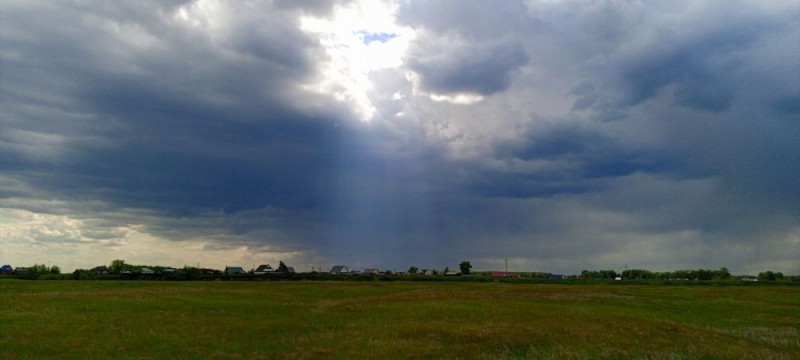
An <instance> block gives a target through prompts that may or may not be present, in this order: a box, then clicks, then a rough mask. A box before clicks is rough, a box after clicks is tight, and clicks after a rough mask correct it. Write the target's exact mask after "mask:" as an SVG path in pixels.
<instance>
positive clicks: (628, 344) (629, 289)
mask: <svg viewBox="0 0 800 360" xmlns="http://www.w3.org/2000/svg"><path fill="white" fill-rule="evenodd" d="M0 294H2V295H3V299H4V300H3V304H2V306H0V359H34V358H36V359H38V358H48V359H49V358H64V359H87V358H90V359H91V358H118V359H119V358H122V359H133V358H136V359H150V358H169V359H195V358H210V359H262V358H263V359H273V358H285V359H304V358H306V359H308V358H314V359H317V358H342V359H353V358H373V359H395V358H408V359H431V358H464V359H471V358H476V359H494V358H543V359H590V358H629V359H798V358H800V355H798V354H800V343H799V342H798V330H800V288H798V287H797V286H680V285H678V286H675V285H673V286H651V285H632V284H630V283H627V285H623V284H613V283H610V284H600V285H592V284H582V285H556V284H525V283H504V282H487V283H481V282H406V281H393V282H386V281H358V282H352V281H325V282H320V281H195V282H168V281H111V280H109V281H69V280H63V281H42V280H40V281H24V280H8V279H7V280H0Z"/></svg>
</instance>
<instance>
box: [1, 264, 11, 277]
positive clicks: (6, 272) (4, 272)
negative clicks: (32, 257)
mask: <svg viewBox="0 0 800 360" xmlns="http://www.w3.org/2000/svg"><path fill="white" fill-rule="evenodd" d="M12 273H14V268H13V267H11V265H3V266H0V275H11V274H12Z"/></svg>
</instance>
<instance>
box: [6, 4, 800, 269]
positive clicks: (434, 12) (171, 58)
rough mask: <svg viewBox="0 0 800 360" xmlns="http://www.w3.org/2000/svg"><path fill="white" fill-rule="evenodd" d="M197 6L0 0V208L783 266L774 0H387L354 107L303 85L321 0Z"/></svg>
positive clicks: (285, 243)
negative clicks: (389, 21)
mask: <svg viewBox="0 0 800 360" xmlns="http://www.w3.org/2000/svg"><path fill="white" fill-rule="evenodd" d="M213 5H214V2H207V3H205V5H203V6H212V7H211V8H200V7H198V6H200V5H198V3H197V2H190V1H187V2H170V3H164V2H153V3H149V2H141V1H135V2H115V3H113V5H102V6H100V5H96V4H92V3H81V2H54V3H46V2H34V3H31V2H14V1H7V2H3V3H2V5H0V8H2V11H0V17H2V18H0V20H2V21H1V22H0V27H1V29H2V31H0V40H1V42H0V73H2V77H0V95H2V98H3V101H2V103H0V150H1V151H0V170H2V172H0V208H10V209H23V210H28V211H31V212H33V213H36V214H53V215H58V216H61V217H71V218H80V219H83V221H84V225H85V227H87V229H85V231H84V232H83V233H82V234H83V235H81V236H76V235H74V234H73V233H69V232H63V233H62V234H61V235H58V234H57V233H56V232H55V231H49V230H51V229H49V228H46V229H37V230H36V231H34V234H33V235H32V236H33V237H35V238H39V239H40V240H41V243H43V244H46V243H48V242H54V243H55V242H57V243H64V242H76V243H77V242H80V241H96V242H97V243H98V244H99V243H100V242H101V241H109V243H108V244H107V246H115V244H117V243H118V242H121V239H125V233H126V231H128V230H129V228H128V227H127V226H128V225H135V226H136V229H139V230H138V231H141V232H144V233H147V234H151V235H154V236H157V237H161V238H163V239H166V240H172V241H176V242H180V241H188V240H191V239H197V238H201V239H206V240H209V241H210V242H208V243H206V244H205V245H204V248H206V249H207V250H208V251H212V250H214V249H234V248H237V247H238V246H245V247H247V248H248V249H251V250H253V251H262V250H263V251H266V250H264V249H268V250H269V251H279V252H287V253H288V252H293V251H298V252H303V253H304V256H307V257H308V258H309V259H327V260H329V261H336V262H339V261H342V262H348V263H349V264H350V265H353V266H367V265H370V266H380V267H384V266H385V267H400V269H401V270H402V268H403V267H407V266H408V265H410V264H416V265H420V266H426V267H427V266H431V267H442V266H451V267H452V266H455V265H457V263H458V262H459V261H460V260H463V259H475V261H474V263H475V264H476V265H478V264H479V266H480V267H481V268H490V267H492V266H496V265H497V263H496V261H498V259H501V258H503V257H508V258H512V260H513V258H514V257H518V258H519V261H520V262H521V263H520V265H519V266H521V267H523V268H525V269H531V270H543V271H580V270H581V267H592V266H598V267H609V266H621V265H622V264H626V263H628V262H629V261H630V259H634V260H637V261H641V262H642V266H644V267H652V268H656V269H660V268H669V267H674V266H695V267H697V266H699V267H710V266H728V267H732V268H734V269H736V271H745V270H744V269H748V270H747V271H749V269H752V268H755V267H759V266H767V265H768V264H775V266H777V267H780V269H784V270H786V271H798V270H800V269H797V268H796V265H791V264H790V261H791V260H790V259H792V257H793V256H794V255H798V254H797V249H794V251H793V248H792V247H791V245H792V244H794V243H793V242H792V241H793V240H791V239H792V236H795V237H796V234H797V231H798V230H797V224H796V216H797V214H798V213H800V209H798V207H797V206H798V205H797V204H800V201H798V199H800V188H798V187H797V186H796V179H798V178H800V173H799V172H800V166H798V164H797V160H798V159H800V153H799V151H800V148H798V147H797V139H798V138H800V126H798V122H797V114H798V108H800V107H798V105H797V104H798V101H797V100H796V99H798V98H800V96H798V95H800V88H799V87H800V85H798V84H800V82H798V81H796V80H797V74H798V71H800V64H799V63H798V61H800V60H798V58H797V57H796V56H791V55H793V53H792V49H795V50H796V46H797V43H796V33H797V23H796V21H794V22H793V21H791V19H792V14H793V12H792V11H794V14H796V10H797V7H796V6H784V7H783V8H782V7H781V6H782V5H758V4H751V3H733V4H730V3H727V2H726V3H701V4H699V5H698V3H693V2H675V3H669V4H667V3H664V4H625V3H615V2H603V3H593V4H584V3H577V4H574V3H569V2H558V3H552V2H542V3H538V2H529V3H522V2H501V3H498V2H490V1H467V2H449V1H441V2H439V1H424V2H404V3H403V4H401V6H400V10H399V11H400V13H399V15H398V16H399V20H400V21H401V22H402V23H403V24H405V25H407V26H410V27H412V28H414V29H415V30H416V31H417V35H416V37H415V38H414V40H413V41H412V43H411V45H410V47H409V50H408V51H407V53H406V54H405V57H404V60H405V61H406V62H405V64H404V66H403V67H401V68H399V69H384V70H381V71H380V72H375V73H371V74H369V79H370V80H371V81H372V82H373V84H372V85H373V86H374V87H373V89H372V90H370V91H371V93H370V94H369V98H370V100H371V101H372V104H373V105H374V106H376V107H377V108H378V109H377V112H378V113H379V114H382V115H381V116H378V117H376V119H374V120H373V122H371V123H359V122H358V121H357V120H354V119H355V116H354V113H355V111H354V110H353V109H351V108H350V106H351V104H349V103H347V102H346V101H344V102H343V101H337V100H335V99H334V96H333V94H319V93H313V92H310V91H308V90H306V89H305V88H304V87H303V86H302V85H304V84H307V83H309V82H313V81H312V80H314V79H317V78H318V77H319V76H321V75H320V73H321V71H320V69H321V65H320V62H324V61H326V60H327V59H328V58H329V57H328V55H326V54H325V50H324V49H323V48H322V47H321V46H320V43H319V39H316V38H313V37H312V36H311V35H309V34H307V33H304V32H302V31H301V30H300V29H299V28H298V27H299V19H298V17H299V16H300V15H301V14H303V15H309V14H310V15H313V16H327V15H330V14H331V13H332V11H333V9H334V8H335V4H333V3H329V2H317V1H308V2H302V3H300V2H291V1H280V2H253V3H238V2H237V3H223V5H224V6H218V7H213ZM398 36H401V35H398ZM393 40H394V39H393ZM406 71H411V72H414V73H416V75H417V77H418V80H419V83H417V84H416V85H419V86H420V87H421V89H422V90H424V91H425V92H431V93H437V94H457V93H464V92H467V93H476V94H482V95H493V96H491V97H487V98H486V99H484V101H482V102H478V103H474V104H470V105H453V104H449V103H436V102H433V101H431V100H430V99H428V98H427V95H425V94H423V95H425V96H416V95H415V94H414V92H413V89H412V88H413V86H412V85H411V84H409V83H408V81H407V80H406ZM512 90H513V91H512ZM396 95H397V96H396ZM553 99H555V100H553ZM399 113H402V114H403V115H402V116H395V117H392V116H388V115H386V114H392V115H393V114H399ZM17 216H18V217H19V218H25V216H24V215H17ZM59 221H60V220H59ZM59 221H55V220H54V222H53V225H52V226H53V227H55V226H56V225H57V224H58V223H59ZM62 222H63V221H62ZM0 225H2V224H0ZM103 229H105V230H103ZM126 229H127V230H126ZM81 239H83V240H81ZM114 239H116V240H117V241H116V242H115V241H113V240H114ZM795 243H796V242H795ZM104 246H106V245H104ZM772 247H783V248H784V249H785V250H784V251H782V252H781V251H777V252H773V251H772V250H764V249H771V248H772ZM754 249H756V250H757V251H756V250H754ZM758 249H761V250H758ZM799 256H800V255H799ZM794 258H796V256H794ZM309 261H312V260H309ZM739 263H742V264H745V265H741V270H740V269H737V268H736V267H737V266H739V265H738V264H739ZM752 264H755V265H752ZM787 264H789V265H787ZM792 266H794V267H792ZM776 269H777V268H776Z"/></svg>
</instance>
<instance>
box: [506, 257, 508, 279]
mask: <svg viewBox="0 0 800 360" xmlns="http://www.w3.org/2000/svg"><path fill="white" fill-rule="evenodd" d="M506 277H508V259H506Z"/></svg>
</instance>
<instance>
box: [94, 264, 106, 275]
mask: <svg viewBox="0 0 800 360" xmlns="http://www.w3.org/2000/svg"><path fill="white" fill-rule="evenodd" d="M89 271H91V272H92V273H94V274H95V275H108V273H109V271H108V267H107V266H105V265H100V266H95V267H93V268H92V269H91V270H89Z"/></svg>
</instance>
